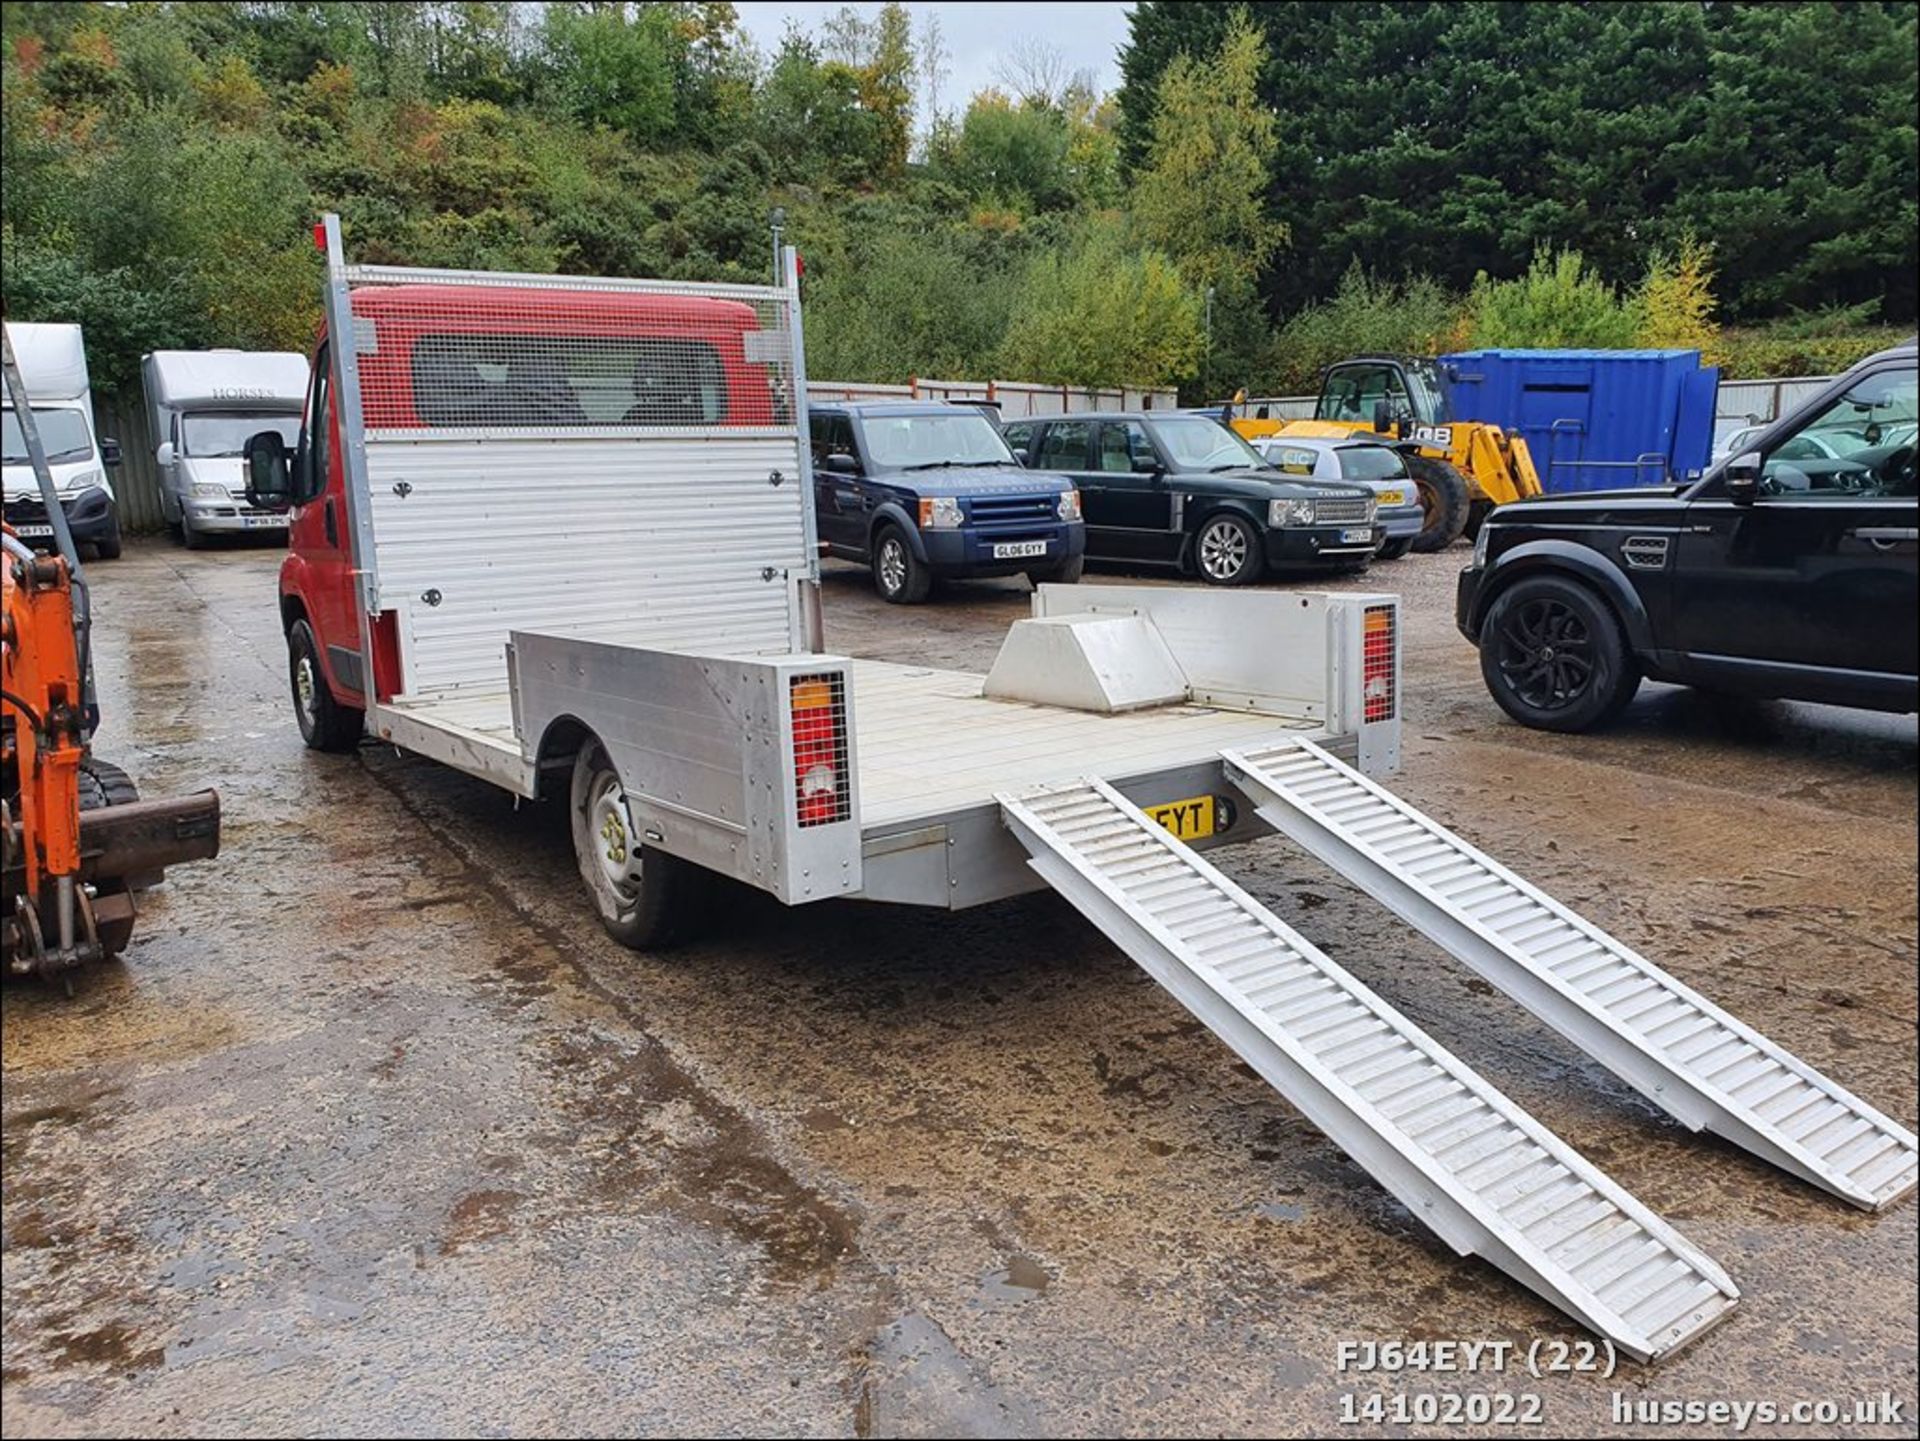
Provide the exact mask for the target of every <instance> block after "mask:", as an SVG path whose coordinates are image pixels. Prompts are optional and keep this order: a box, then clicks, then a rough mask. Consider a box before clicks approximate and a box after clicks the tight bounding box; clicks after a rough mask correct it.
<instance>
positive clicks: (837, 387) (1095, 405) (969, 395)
mask: <svg viewBox="0 0 1920 1441" xmlns="http://www.w3.org/2000/svg"><path fill="white" fill-rule="evenodd" d="M807 394H808V396H809V397H811V398H812V399H814V400H855V401H858V400H979V401H991V402H993V403H995V404H997V405H998V406H999V407H1000V415H1001V417H1002V418H1003V419H1006V420H1018V419H1021V418H1023V417H1025V416H1029V415H1073V414H1076V413H1080V412H1085V411H1089V410H1172V409H1174V408H1176V407H1177V406H1178V405H1179V404H1180V397H1179V396H1178V394H1176V393H1175V392H1174V391H1171V390H1140V389H1129V388H1118V387H1116V388H1111V389H1104V388H1100V387H1081V386H1072V385H1042V384H1038V383H1036V382H1034V381H1029V380H920V379H914V380H911V381H909V382H907V383H906V384H905V385H888V384H881V383H879V382H875V381H864V380H809V381H808V382H807ZM1309 409H1311V403H1309Z"/></svg>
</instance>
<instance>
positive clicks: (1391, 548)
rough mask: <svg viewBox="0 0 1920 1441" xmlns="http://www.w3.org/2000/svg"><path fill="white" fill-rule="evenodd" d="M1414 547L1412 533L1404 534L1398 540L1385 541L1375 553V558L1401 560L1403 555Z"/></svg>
mask: <svg viewBox="0 0 1920 1441" xmlns="http://www.w3.org/2000/svg"><path fill="white" fill-rule="evenodd" d="M1412 549H1413V537H1412V536H1410V535H1403V536H1401V537H1400V538H1399V539H1398V540H1389V541H1385V542H1383V543H1382V544H1381V546H1380V550H1379V553H1378V554H1377V555H1375V557H1374V559H1376V560H1399V559H1400V558H1401V557H1402V556H1404V555H1406V553H1407V552H1408V551H1410V550H1412Z"/></svg>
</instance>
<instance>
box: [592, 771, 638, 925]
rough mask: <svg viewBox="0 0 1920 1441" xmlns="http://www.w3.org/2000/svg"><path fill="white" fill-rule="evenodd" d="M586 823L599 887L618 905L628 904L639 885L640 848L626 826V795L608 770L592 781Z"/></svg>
mask: <svg viewBox="0 0 1920 1441" xmlns="http://www.w3.org/2000/svg"><path fill="white" fill-rule="evenodd" d="M586 822H587V834H588V839H589V841H590V843H591V845H592V850H593V861H594V870H595V872H596V874H597V876H598V878H599V880H600V882H601V884H602V885H604V886H605V887H606V889H607V890H608V892H609V893H611V894H612V895H613V896H614V897H615V898H616V899H617V900H618V901H619V902H620V903H621V905H623V906H629V905H632V904H633V901H634V897H635V896H636V895H637V894H638V891H639V884H640V847H639V845H638V844H636V843H635V841H634V838H633V836H632V834H631V832H630V831H629V830H628V827H627V797H626V792H624V791H623V790H621V788H620V778H619V777H618V776H616V775H614V774H613V773H612V772H610V771H609V772H606V773H603V774H602V775H600V776H599V777H597V778H596V779H595V781H594V786H593V790H592V792H591V793H590V794H589V795H588V797H587V814H586Z"/></svg>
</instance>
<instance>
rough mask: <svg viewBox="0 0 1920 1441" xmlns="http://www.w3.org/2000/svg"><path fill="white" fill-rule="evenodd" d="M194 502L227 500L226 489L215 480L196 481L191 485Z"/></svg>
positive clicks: (228, 497)
mask: <svg viewBox="0 0 1920 1441" xmlns="http://www.w3.org/2000/svg"><path fill="white" fill-rule="evenodd" d="M193 497H194V499H195V500H229V499H231V497H230V496H229V495H228V494H227V488H226V487H225V486H224V485H222V484H220V482H219V481H217V480H196V481H195V482H194V483H193Z"/></svg>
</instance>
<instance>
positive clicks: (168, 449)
mask: <svg viewBox="0 0 1920 1441" xmlns="http://www.w3.org/2000/svg"><path fill="white" fill-rule="evenodd" d="M175 459H177V457H176V456H175V455H174V453H173V442H172V441H170V440H163V441H161V442H160V446H159V448H158V449H157V450H155V451H154V453H153V461H154V464H155V465H157V466H159V467H160V468H161V469H162V470H171V469H172V468H173V462H174V461H175Z"/></svg>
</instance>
